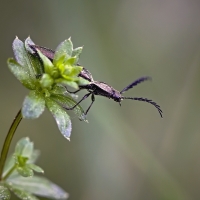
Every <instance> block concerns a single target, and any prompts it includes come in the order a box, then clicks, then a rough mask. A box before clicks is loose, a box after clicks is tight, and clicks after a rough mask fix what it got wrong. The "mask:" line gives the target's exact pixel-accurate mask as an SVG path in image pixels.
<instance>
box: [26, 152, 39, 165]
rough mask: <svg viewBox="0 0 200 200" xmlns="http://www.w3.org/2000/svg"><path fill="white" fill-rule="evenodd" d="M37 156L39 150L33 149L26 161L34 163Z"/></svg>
mask: <svg viewBox="0 0 200 200" xmlns="http://www.w3.org/2000/svg"><path fill="white" fill-rule="evenodd" d="M39 156H40V151H39V150H37V149H34V150H33V153H32V155H31V157H30V158H29V160H28V163H35V162H36V161H37V159H38V157H39Z"/></svg>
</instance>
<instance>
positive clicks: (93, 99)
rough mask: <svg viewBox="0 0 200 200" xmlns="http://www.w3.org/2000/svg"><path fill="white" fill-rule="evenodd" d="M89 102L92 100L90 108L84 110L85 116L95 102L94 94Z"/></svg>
mask: <svg viewBox="0 0 200 200" xmlns="http://www.w3.org/2000/svg"><path fill="white" fill-rule="evenodd" d="M91 100H92V102H91V104H90V106H89V107H88V109H87V110H86V112H85V115H87V113H88V111H89V110H90V108H91V107H92V104H93V103H94V101H95V97H94V94H92V97H91Z"/></svg>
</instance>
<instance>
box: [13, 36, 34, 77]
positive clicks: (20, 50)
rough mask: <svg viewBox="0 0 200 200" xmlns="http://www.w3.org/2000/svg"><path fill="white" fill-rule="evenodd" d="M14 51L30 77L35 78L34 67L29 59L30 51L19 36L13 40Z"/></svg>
mask: <svg viewBox="0 0 200 200" xmlns="http://www.w3.org/2000/svg"><path fill="white" fill-rule="evenodd" d="M13 52H14V55H15V58H16V60H17V62H18V63H19V64H20V65H21V66H23V67H24V68H25V70H26V71H27V73H28V74H29V76H30V78H32V79H34V78H35V72H34V68H33V67H32V66H31V63H30V61H29V57H28V52H27V51H26V49H25V46H24V43H23V42H22V41H21V40H19V39H18V38H17V37H16V38H15V40H14V41H13Z"/></svg>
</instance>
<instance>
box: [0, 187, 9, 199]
mask: <svg viewBox="0 0 200 200" xmlns="http://www.w3.org/2000/svg"><path fill="white" fill-rule="evenodd" d="M0 199H1V200H9V199H10V191H9V190H8V188H7V187H5V186H4V185H3V184H0Z"/></svg>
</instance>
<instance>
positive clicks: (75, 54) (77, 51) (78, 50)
mask: <svg viewBox="0 0 200 200" xmlns="http://www.w3.org/2000/svg"><path fill="white" fill-rule="evenodd" d="M82 50H83V47H78V48H76V49H74V50H73V52H72V57H76V61H75V63H76V64H77V63H78V61H79V58H80V55H81V53H82Z"/></svg>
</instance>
